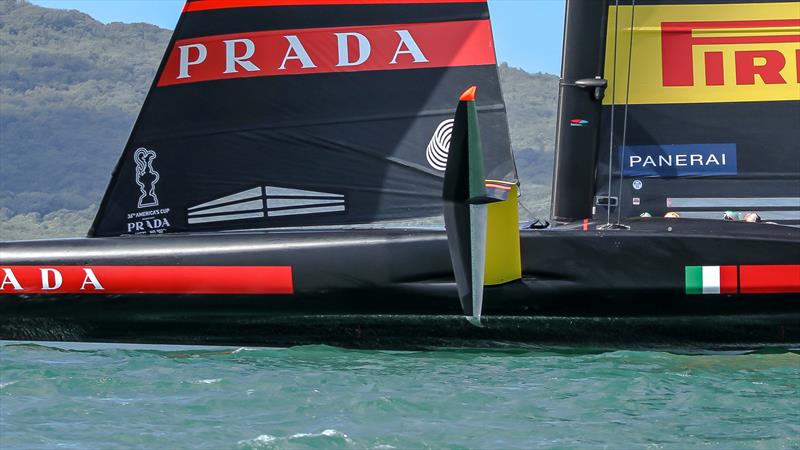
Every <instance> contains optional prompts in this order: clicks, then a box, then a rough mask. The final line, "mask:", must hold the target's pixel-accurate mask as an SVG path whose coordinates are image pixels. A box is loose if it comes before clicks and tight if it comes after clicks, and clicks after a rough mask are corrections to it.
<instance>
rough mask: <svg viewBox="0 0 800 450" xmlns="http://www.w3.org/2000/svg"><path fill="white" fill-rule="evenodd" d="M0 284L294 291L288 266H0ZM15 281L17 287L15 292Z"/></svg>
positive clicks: (97, 290) (73, 290)
mask: <svg viewBox="0 0 800 450" xmlns="http://www.w3.org/2000/svg"><path fill="white" fill-rule="evenodd" d="M9 271H10V274H9ZM12 277H13V279H12ZM58 279H60V280H61V283H60V286H57V285H58V284H59V283H58ZM0 282H1V283H2V286H0V294H292V293H293V291H294V289H293V285H292V268H291V267H288V266H180V267H178V266H5V267H3V266H0ZM15 283H16V284H18V285H19V287H21V288H22V289H21V290H18V289H16V286H15ZM56 286H57V287H56ZM48 287H49V288H51V289H48ZM101 288H102V289H101Z"/></svg>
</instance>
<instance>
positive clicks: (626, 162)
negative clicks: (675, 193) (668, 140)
mask: <svg viewBox="0 0 800 450" xmlns="http://www.w3.org/2000/svg"><path fill="white" fill-rule="evenodd" d="M622 157H623V167H622V173H623V175H624V176H631V177H633V176H635V177H687V176H719V175H736V174H737V163H736V144H694V145H631V146H627V147H625V148H624V149H623V151H622Z"/></svg>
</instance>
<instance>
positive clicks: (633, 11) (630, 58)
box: [609, 0, 636, 225]
mask: <svg viewBox="0 0 800 450" xmlns="http://www.w3.org/2000/svg"><path fill="white" fill-rule="evenodd" d="M634 17H636V0H633V2H632V4H631V27H630V33H631V36H630V40H629V41H628V75H627V77H626V79H625V81H626V84H627V86H626V87H625V115H624V118H623V119H622V146H621V147H620V149H621V150H620V151H621V152H622V154H621V155H620V165H619V189H618V191H617V192H619V194H618V195H619V201H618V202H617V225H619V223H620V221H621V220H622V171H623V170H624V169H623V164H622V158H621V157H622V156H623V155H624V153H625V142H626V140H627V137H628V106H629V105H630V95H631V63H632V61H633V34H634V28H633V27H634ZM609 173H611V172H609Z"/></svg>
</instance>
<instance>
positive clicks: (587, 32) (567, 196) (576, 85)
mask: <svg viewBox="0 0 800 450" xmlns="http://www.w3.org/2000/svg"><path fill="white" fill-rule="evenodd" d="M608 9H609V0H567V6H566V18H565V24H564V48H563V55H562V63H561V82H560V86H559V98H558V111H559V115H558V128H557V134H556V153H555V167H554V174H553V198H552V205H553V206H552V219H553V220H554V221H556V222H571V221H575V220H581V219H584V218H588V217H591V216H592V198H593V196H594V178H595V161H596V159H597V145H598V141H599V139H598V138H599V134H600V116H601V110H602V105H603V95H604V93H605V88H606V86H607V84H608V83H607V81H606V80H605V79H603V69H604V61H605V46H606V29H607V24H608ZM592 36H594V39H591V38H590V39H587V37H592Z"/></svg>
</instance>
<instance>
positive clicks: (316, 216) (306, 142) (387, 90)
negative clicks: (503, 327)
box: [90, 0, 517, 236]
mask: <svg viewBox="0 0 800 450" xmlns="http://www.w3.org/2000/svg"><path fill="white" fill-rule="evenodd" d="M473 85H475V86H478V88H479V89H480V92H481V97H480V102H479V104H478V113H479V115H480V120H481V124H482V144H483V148H484V149H485V152H484V154H485V158H486V174H487V178H489V179H496V180H504V181H510V182H512V183H514V182H516V179H517V178H516V172H515V168H514V163H513V160H512V156H511V148H510V142H509V137H508V124H507V120H506V114H505V105H504V102H503V98H502V94H501V91H500V85H499V80H498V74H497V68H496V59H495V52H494V46H493V42H492V33H491V24H490V22H489V12H488V8H487V4H486V2H485V0H458V1H454V0H440V1H417V0H392V1H385V0H365V1H340V0H332V1H275V0H235V1H224V2H223V1H216V0H195V1H190V2H188V3H187V4H186V7H185V8H184V12H183V15H182V16H181V19H180V22H179V23H178V25H177V28H176V30H175V34H174V36H173V38H172V41H171V43H170V45H169V48H168V50H167V52H166V55H165V57H164V60H163V62H162V63H161V67H160V69H159V70H158V73H157V75H156V80H155V82H154V84H153V86H152V88H151V90H150V92H149V94H148V96H147V99H146V101H145V104H144V106H143V108H142V111H141V113H140V116H139V118H138V120H137V122H136V124H135V126H134V129H133V132H132V134H131V137H130V140H129V142H128V144H127V146H126V148H125V150H124V153H123V155H122V157H121V159H120V161H119V163H118V165H117V168H116V170H115V172H114V174H113V177H112V180H111V183H110V185H109V188H108V190H107V192H106V195H105V197H104V199H103V202H102V204H101V207H100V211H99V213H98V215H97V217H96V219H95V223H94V225H93V227H92V230H91V232H90V236H118V235H123V234H151V233H164V232H184V231H213V230H231V229H247V228H266V227H283V226H297V225H304V226H305V225H335V224H348V223H368V222H375V221H385V220H395V219H404V218H411V217H424V216H434V215H440V214H441V211H442V200H441V190H442V180H443V176H444V169H445V166H446V161H447V151H448V145H449V140H450V136H451V134H452V125H453V120H452V119H453V113H454V111H455V101H454V100H455V99H457V98H458V96H459V95H460V94H461V92H463V91H464V89H466V88H467V87H469V86H473Z"/></svg>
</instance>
